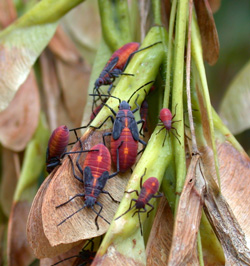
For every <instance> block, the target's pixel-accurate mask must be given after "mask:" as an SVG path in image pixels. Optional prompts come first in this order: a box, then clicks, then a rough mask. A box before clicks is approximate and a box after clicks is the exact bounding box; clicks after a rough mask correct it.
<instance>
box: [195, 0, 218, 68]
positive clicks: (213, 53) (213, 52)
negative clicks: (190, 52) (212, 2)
mask: <svg viewBox="0 0 250 266" xmlns="http://www.w3.org/2000/svg"><path fill="white" fill-rule="evenodd" d="M194 4H195V9H196V13H197V19H198V24H199V28H200V33H201V42H202V48H203V57H204V59H205V60H206V61H207V62H208V63H209V64H210V65H214V64H215V63H216V62H217V60H218V57H219V49H220V47H219V46H220V45H219V37H218V33H217V29H216V25H215V22H214V18H213V13H212V11H211V8H210V6H209V3H208V0H194Z"/></svg>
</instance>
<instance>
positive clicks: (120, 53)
mask: <svg viewBox="0 0 250 266" xmlns="http://www.w3.org/2000/svg"><path fill="white" fill-rule="evenodd" d="M139 46H140V44H139V43H138V42H129V43H127V44H125V45H123V46H122V47H120V48H119V49H118V50H116V51H115V52H114V53H113V54H112V56H111V57H110V59H109V61H108V63H107V64H106V66H105V68H106V67H107V66H108V65H109V63H110V62H111V61H112V60H113V59H114V58H115V57H118V58H119V60H118V62H117V64H116V66H115V68H118V69H120V70H123V68H124V66H125V64H126V62H127V60H128V57H129V56H130V54H131V53H133V52H135V51H137V50H138V49H139ZM105 68H104V69H105Z"/></svg>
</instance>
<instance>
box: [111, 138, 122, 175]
mask: <svg viewBox="0 0 250 266" xmlns="http://www.w3.org/2000/svg"><path fill="white" fill-rule="evenodd" d="M123 142H124V141H121V143H120V144H119V146H118V147H117V150H116V172H115V173H113V174H112V175H110V176H109V178H112V177H114V176H115V175H117V174H118V173H119V172H120V161H119V149H120V148H121V146H122V144H123Z"/></svg>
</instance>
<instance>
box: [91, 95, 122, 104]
mask: <svg viewBox="0 0 250 266" xmlns="http://www.w3.org/2000/svg"><path fill="white" fill-rule="evenodd" d="M89 96H99V94H89ZM100 96H106V97H111V98H114V99H116V100H118V101H119V103H121V99H120V98H118V97H116V96H113V95H107V94H100Z"/></svg>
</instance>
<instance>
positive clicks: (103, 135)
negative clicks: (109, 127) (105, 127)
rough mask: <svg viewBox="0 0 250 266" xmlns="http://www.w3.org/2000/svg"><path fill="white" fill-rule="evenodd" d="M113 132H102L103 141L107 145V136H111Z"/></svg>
mask: <svg viewBox="0 0 250 266" xmlns="http://www.w3.org/2000/svg"><path fill="white" fill-rule="evenodd" d="M111 135H112V133H111V132H107V133H103V134H102V141H103V144H104V145H105V146H106V143H105V137H107V136H111Z"/></svg>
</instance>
